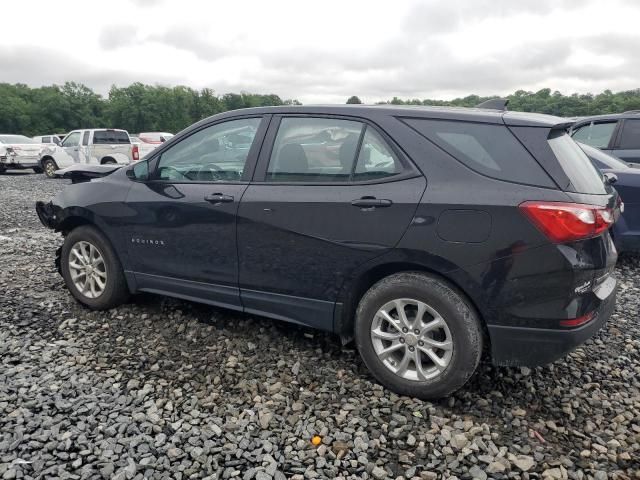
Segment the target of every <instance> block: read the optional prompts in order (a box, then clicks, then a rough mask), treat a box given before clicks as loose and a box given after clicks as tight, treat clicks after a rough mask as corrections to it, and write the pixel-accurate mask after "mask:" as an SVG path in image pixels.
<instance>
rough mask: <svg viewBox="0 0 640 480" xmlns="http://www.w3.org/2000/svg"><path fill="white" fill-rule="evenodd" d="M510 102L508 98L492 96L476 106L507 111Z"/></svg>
mask: <svg viewBox="0 0 640 480" xmlns="http://www.w3.org/2000/svg"><path fill="white" fill-rule="evenodd" d="M508 104H509V99H508V98H492V99H490V100H486V101H484V102H482V103H479V104H478V105H476V108H486V109H489V110H500V111H506V110H507V105H508Z"/></svg>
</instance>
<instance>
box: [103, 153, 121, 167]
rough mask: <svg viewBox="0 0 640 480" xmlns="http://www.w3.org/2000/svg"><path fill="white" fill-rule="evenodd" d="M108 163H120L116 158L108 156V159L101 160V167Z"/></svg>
mask: <svg viewBox="0 0 640 480" xmlns="http://www.w3.org/2000/svg"><path fill="white" fill-rule="evenodd" d="M107 163H118V162H117V161H116V159H115V158H113V157H111V156H109V155H107V156H106V157H102V158H101V159H100V165H105V164H107Z"/></svg>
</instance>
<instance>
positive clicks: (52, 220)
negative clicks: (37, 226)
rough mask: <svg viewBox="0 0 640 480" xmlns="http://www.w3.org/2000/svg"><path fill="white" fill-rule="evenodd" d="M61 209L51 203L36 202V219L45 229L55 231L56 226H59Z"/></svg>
mask: <svg viewBox="0 0 640 480" xmlns="http://www.w3.org/2000/svg"><path fill="white" fill-rule="evenodd" d="M61 210H62V209H61V208H60V207H58V206H56V205H54V204H53V202H48V203H45V202H41V201H38V202H36V212H37V213H38V218H39V219H40V222H42V224H43V225H44V226H45V227H47V228H51V229H53V230H56V229H57V227H58V225H59V224H60V219H61V217H60V212H61Z"/></svg>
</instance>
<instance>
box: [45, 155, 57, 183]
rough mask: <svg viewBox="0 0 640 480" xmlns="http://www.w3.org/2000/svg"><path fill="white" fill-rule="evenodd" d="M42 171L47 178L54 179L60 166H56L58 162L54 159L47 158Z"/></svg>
mask: <svg viewBox="0 0 640 480" xmlns="http://www.w3.org/2000/svg"><path fill="white" fill-rule="evenodd" d="M42 169H43V170H44V174H45V175H46V176H47V177H49V178H54V177H55V176H56V175H55V173H56V170H58V165H56V162H55V161H54V160H53V159H52V158H47V159H45V160H43V161H42Z"/></svg>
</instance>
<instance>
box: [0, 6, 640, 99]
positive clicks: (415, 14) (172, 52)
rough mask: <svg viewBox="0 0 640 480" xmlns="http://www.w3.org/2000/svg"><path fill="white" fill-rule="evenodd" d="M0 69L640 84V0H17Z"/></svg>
mask: <svg viewBox="0 0 640 480" xmlns="http://www.w3.org/2000/svg"><path fill="white" fill-rule="evenodd" d="M0 11H1V13H2V17H1V18H2V20H3V21H2V28H1V31H2V33H1V34H0V82H10V83H14V82H21V83H26V84H29V85H32V86H39V85H49V84H52V83H63V82H65V81H77V82H82V83H84V84H86V85H88V86H89V87H91V88H93V89H94V90H96V91H97V92H99V93H101V94H106V93H107V92H108V90H109V87H110V86H111V85H112V84H115V85H118V86H126V85H128V84H130V83H132V82H135V81H140V82H144V83H151V84H162V85H169V86H173V85H177V84H181V85H188V86H191V87H195V88H202V87H209V88H213V89H214V90H215V91H216V92H217V93H220V94H222V93H226V92H239V91H241V90H244V91H249V92H255V93H275V94H277V95H280V96H281V97H282V98H283V99H284V98H297V99H298V100H300V101H302V102H303V103H318V102H329V103H334V102H340V103H344V101H345V100H346V98H347V97H348V96H350V95H358V96H360V98H361V99H363V100H364V101H365V102H367V103H372V102H375V101H377V100H384V99H391V98H392V97H393V96H399V97H401V98H439V99H450V98H454V97H457V96H464V95H468V94H472V93H476V94H479V95H488V94H497V95H500V94H507V93H511V92H513V91H515V90H518V89H524V90H534V91H535V90H538V89H540V88H544V87H549V88H551V89H553V90H560V91H561V92H563V93H572V92H593V93H598V92H601V91H602V90H604V89H607V88H608V89H611V90H614V91H617V90H624V89H631V88H638V87H640V28H639V27H638V25H639V21H640V1H635V0H607V1H606V2H605V1H603V0H594V1H590V0H581V1H565V0H444V1H440V0H437V1H436V0H424V1H414V0H393V1H372V0H368V1H366V0H363V1H359V0H338V1H334V0H321V1H315V2H310V1H306V0H282V1H279V0H270V1H259V0H254V1H248V0H230V1H225V0H217V1H212V0H209V1H207V0H180V1H177V0H109V1H102V2H94V1H89V0H77V1H76V0H60V1H57V2H49V1H45V0H42V1H34V0H10V1H5V2H2V7H1V8H0Z"/></svg>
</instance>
